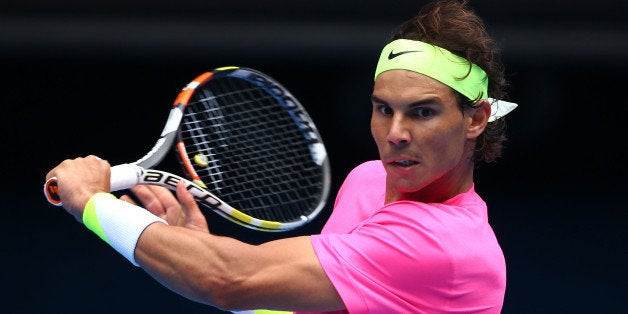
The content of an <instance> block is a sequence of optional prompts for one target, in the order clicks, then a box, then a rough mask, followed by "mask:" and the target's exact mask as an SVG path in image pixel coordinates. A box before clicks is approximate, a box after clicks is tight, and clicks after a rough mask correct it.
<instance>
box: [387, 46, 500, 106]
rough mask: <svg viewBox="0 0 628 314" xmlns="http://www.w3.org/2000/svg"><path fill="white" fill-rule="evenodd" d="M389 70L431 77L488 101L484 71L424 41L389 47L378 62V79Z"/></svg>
mask: <svg viewBox="0 0 628 314" xmlns="http://www.w3.org/2000/svg"><path fill="white" fill-rule="evenodd" d="M469 65H471V68H470V69H469ZM389 70H409V71H413V72H417V73H421V74H423V75H427V76H429V77H431V78H433V79H435V80H437V81H439V82H441V83H443V84H445V85H447V86H449V87H451V88H453V89H454V90H456V91H457V92H459V93H461V94H462V95H465V96H466V97H467V98H469V99H471V100H476V99H478V98H479V99H487V98H488V77H487V76H486V73H485V72H484V70H482V69H481V68H480V67H479V66H477V65H475V64H472V63H470V62H469V61H467V59H464V58H462V57H459V56H457V55H455V54H453V53H451V52H450V51H448V50H446V49H443V48H440V47H437V46H434V45H430V44H428V43H424V42H421V41H415V40H409V39H397V40H395V41H392V42H391V43H389V44H388V45H386V47H384V49H383V50H382V54H381V55H380V57H379V62H378V63H377V69H376V70H375V79H377V77H378V76H379V75H380V74H382V72H384V71H389Z"/></svg>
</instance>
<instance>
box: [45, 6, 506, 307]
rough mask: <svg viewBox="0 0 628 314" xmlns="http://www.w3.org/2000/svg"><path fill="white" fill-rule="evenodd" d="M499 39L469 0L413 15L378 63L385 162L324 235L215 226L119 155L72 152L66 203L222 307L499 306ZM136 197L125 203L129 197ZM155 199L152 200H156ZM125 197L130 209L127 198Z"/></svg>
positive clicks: (62, 178)
mask: <svg viewBox="0 0 628 314" xmlns="http://www.w3.org/2000/svg"><path fill="white" fill-rule="evenodd" d="M497 52H498V50H497V47H496V44H495V42H494V41H493V40H492V39H491V38H490V37H489V35H488V34H487V31H486V29H485V27H484V24H483V21H482V20H481V19H480V18H479V17H478V16H477V15H476V14H475V13H474V12H473V11H472V10H471V9H470V8H468V7H467V5H466V3H465V2H458V1H437V2H433V3H430V4H428V5H426V6H425V7H424V8H423V9H422V10H421V11H420V12H419V13H418V15H416V16H415V17H414V18H412V19H411V20H409V21H407V22H405V23H403V24H402V25H400V26H399V28H398V29H397V30H396V31H395V32H394V34H393V37H392V38H391V40H390V42H389V43H388V44H387V45H386V46H385V47H384V48H383V50H382V52H381V55H380V57H379V61H378V63H377V67H376V69H375V75H374V82H375V83H374V87H373V93H372V119H371V130H372V135H373V138H374V140H375V143H376V144H377V147H378V150H379V154H380V160H375V161H367V162H364V163H362V164H360V165H359V166H357V167H356V168H355V169H353V170H352V171H351V172H350V174H349V175H348V176H347V177H346V179H345V181H344V183H343V185H342V186H341V188H340V190H339V191H338V194H337V198H336V201H335V204H334V211H333V213H332V215H331V217H330V218H329V221H328V222H327V224H326V225H325V226H324V228H323V230H322V232H321V234H318V235H312V236H303V237H295V238H286V239H281V240H276V241H272V242H268V243H264V244H261V245H249V244H245V243H242V242H239V241H237V240H235V239H232V238H228V237H219V236H215V235H212V234H211V233H210V232H209V230H208V228H207V223H206V221H205V217H204V216H203V214H202V213H201V212H200V210H199V208H198V206H197V205H196V203H195V201H194V199H193V198H192V196H191V195H190V194H189V193H187V191H186V190H185V188H184V187H183V185H181V184H180V185H179V186H178V189H177V191H176V198H175V196H173V194H172V193H171V192H170V191H168V190H166V189H163V188H159V187H154V186H137V187H135V188H133V190H132V191H133V193H135V195H136V196H137V198H138V199H139V200H140V201H141V202H142V204H143V208H142V207H139V206H136V205H133V204H131V199H130V198H129V197H128V196H123V197H121V199H116V198H115V197H114V196H113V195H111V194H108V193H107V191H108V187H109V164H108V163H107V162H106V161H104V160H100V159H98V158H95V157H94V156H89V157H86V158H77V159H74V160H66V161H64V162H62V163H61V164H60V165H59V166H57V167H56V168H54V169H52V170H51V171H50V172H49V173H48V174H47V177H48V178H49V177H52V176H56V177H57V178H58V187H59V194H60V196H61V199H62V201H63V204H64V207H65V209H66V210H67V211H68V212H69V213H70V214H72V215H74V217H75V218H76V219H77V220H79V221H81V222H85V223H86V225H87V227H88V228H90V229H92V230H94V231H95V232H97V233H98V232H99V231H98V230H99V228H102V227H103V226H104V225H107V226H106V227H107V228H109V229H111V228H114V229H116V228H117V229H118V230H120V232H119V234H117V235H116V236H115V237H114V238H113V239H111V238H110V239H108V242H109V244H111V246H113V247H114V248H115V249H116V250H117V251H118V252H120V253H121V254H123V255H124V256H125V257H126V258H128V259H129V260H130V261H131V262H132V263H133V264H135V265H138V266H140V267H141V268H142V269H144V270H145V271H146V272H147V273H149V274H150V275H151V276H152V277H154V278H155V279H156V280H157V281H158V282H159V283H161V284H163V285H164V286H166V287H168V288H169V289H171V290H172V291H175V292H176V293H179V294H181V295H183V296H185V297H187V298H189V299H190V300H193V301H196V302H201V303H205V304H208V305H211V306H214V307H218V308H221V309H226V310H232V311H243V310H253V309H270V310H286V311H301V312H338V313H347V312H350V313H367V312H370V313H499V312H500V311H501V308H502V304H503V300H504V293H505V289H506V265H505V259H504V255H503V253H502V250H501V248H500V245H499V243H498V241H497V239H496V236H495V234H494V232H493V230H492V228H491V226H490V225H489V222H488V217H487V206H486V204H485V202H484V201H483V200H482V198H481V197H480V196H479V195H478V194H477V193H476V191H475V185H474V180H473V174H474V168H475V166H476V165H477V164H478V163H480V162H491V161H493V160H495V159H496V158H498V157H499V156H500V153H501V149H502V143H503V141H504V140H505V136H504V120H503V118H501V116H503V115H504V114H506V113H507V112H508V111H509V110H511V109H512V107H513V106H514V105H513V104H511V103H507V102H504V101H498V100H495V99H503V97H504V96H505V95H504V91H503V89H504V87H505V85H506V84H505V79H504V75H503V67H502V65H501V63H500V62H499V60H498V59H497V58H496V56H497ZM125 201H126V202H125ZM144 208H145V209H146V210H145V209H144ZM121 209H124V210H121Z"/></svg>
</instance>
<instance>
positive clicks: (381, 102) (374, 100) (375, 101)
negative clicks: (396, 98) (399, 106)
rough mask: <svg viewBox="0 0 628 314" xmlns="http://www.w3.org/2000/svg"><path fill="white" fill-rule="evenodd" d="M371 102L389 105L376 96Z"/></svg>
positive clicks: (372, 97) (373, 96) (372, 96)
mask: <svg viewBox="0 0 628 314" xmlns="http://www.w3.org/2000/svg"><path fill="white" fill-rule="evenodd" d="M371 102H374V103H378V104H383V105H388V103H387V102H386V101H385V100H383V99H381V98H379V97H377V96H375V95H371Z"/></svg>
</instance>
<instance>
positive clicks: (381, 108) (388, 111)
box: [377, 105, 393, 115]
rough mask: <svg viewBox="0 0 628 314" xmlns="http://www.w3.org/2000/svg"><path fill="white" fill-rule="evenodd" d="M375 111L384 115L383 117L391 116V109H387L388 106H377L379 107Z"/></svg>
mask: <svg viewBox="0 0 628 314" xmlns="http://www.w3.org/2000/svg"><path fill="white" fill-rule="evenodd" d="M377 110H378V111H379V112H380V113H382V114H384V115H391V114H392V113H393V110H392V108H390V107H388V106H383V105H382V106H379V107H378V108H377Z"/></svg>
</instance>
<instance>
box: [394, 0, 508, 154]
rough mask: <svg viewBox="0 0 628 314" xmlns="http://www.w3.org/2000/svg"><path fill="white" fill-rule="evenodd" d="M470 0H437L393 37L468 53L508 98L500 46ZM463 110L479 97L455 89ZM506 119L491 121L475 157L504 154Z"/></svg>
mask: <svg viewBox="0 0 628 314" xmlns="http://www.w3.org/2000/svg"><path fill="white" fill-rule="evenodd" d="M466 4H467V1H453V0H449V1H441V0H439V1H434V2H431V3H429V4H427V5H425V6H424V7H423V8H422V9H421V10H420V11H419V13H418V14H417V15H416V16H414V17H413V18H412V19H410V20H408V21H406V22H404V23H402V24H401V25H399V26H398V27H397V28H396V29H395V30H394V31H393V34H392V38H391V41H392V40H395V39H401V38H403V39H411V40H419V41H422V42H426V43H429V44H432V45H435V46H439V47H441V48H444V49H447V50H449V51H451V52H452V53H454V54H456V55H458V56H461V57H464V58H466V59H467V60H469V62H471V63H474V64H476V65H478V66H479V67H480V68H482V70H484V72H486V75H487V76H488V94H489V96H490V97H492V98H494V99H504V97H505V88H506V86H507V83H506V78H505V76H504V66H503V64H502V63H501V61H500V60H499V52H500V50H499V47H498V46H497V44H496V43H495V41H494V40H493V39H492V38H491V37H490V36H489V34H488V32H487V30H486V27H485V25H484V22H483V21H482V19H481V18H480V17H479V16H478V15H476V14H475V12H473V11H472V10H471V9H469V8H468V7H467V5H466ZM454 92H455V91H454ZM455 93H456V94H457V95H456V96H457V99H458V104H459V106H460V108H461V110H464V107H471V108H473V107H474V104H475V102H476V100H474V99H467V97H465V96H463V95H462V94H460V93H458V92H455ZM505 130H506V123H505V120H504V119H503V118H501V119H497V120H496V121H493V122H489V123H488V125H487V126H486V129H485V130H484V132H483V133H482V134H481V135H480V136H478V138H477V139H476V142H475V153H474V160H476V161H483V162H487V163H488V162H492V161H494V160H495V159H497V158H498V157H500V156H501V151H502V146H503V142H504V141H505V140H506V135H505V133H506V132H505Z"/></svg>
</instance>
